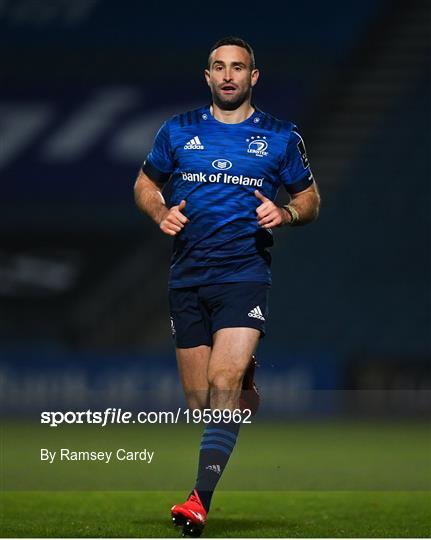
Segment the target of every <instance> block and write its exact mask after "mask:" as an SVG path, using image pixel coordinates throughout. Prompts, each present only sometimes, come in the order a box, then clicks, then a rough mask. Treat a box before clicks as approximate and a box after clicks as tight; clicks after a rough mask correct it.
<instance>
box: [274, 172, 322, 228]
mask: <svg viewBox="0 0 431 540" xmlns="http://www.w3.org/2000/svg"><path fill="white" fill-rule="evenodd" d="M291 199H292V200H291V201H290V203H289V204H287V205H286V206H284V207H283V211H284V212H285V214H288V215H287V224H288V225H295V226H296V225H306V224H307V223H311V222H312V221H314V220H315V219H317V216H318V215H319V209H320V194H319V190H318V188H317V184H316V182H315V181H313V183H312V184H311V186H309V187H308V188H307V189H304V190H303V191H300V192H299V193H293V194H291Z"/></svg>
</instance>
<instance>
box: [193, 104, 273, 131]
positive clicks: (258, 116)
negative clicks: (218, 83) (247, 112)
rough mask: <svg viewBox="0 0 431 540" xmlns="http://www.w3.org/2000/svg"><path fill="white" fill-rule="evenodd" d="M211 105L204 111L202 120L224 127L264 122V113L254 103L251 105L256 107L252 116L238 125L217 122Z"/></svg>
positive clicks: (204, 108)
mask: <svg viewBox="0 0 431 540" xmlns="http://www.w3.org/2000/svg"><path fill="white" fill-rule="evenodd" d="M211 105H212V104H211V103H208V105H205V107H203V109H202V113H201V115H202V118H203V119H204V120H208V119H211V120H212V121H213V122H216V123H217V124H221V125H223V126H243V125H246V124H259V123H260V122H261V121H262V118H263V113H262V111H261V110H260V109H258V108H257V107H256V105H255V104H254V103H252V104H251V106H252V107H254V112H253V114H252V115H251V116H249V117H248V118H247V119H246V120H243V121H242V122H238V123H237V124H227V123H226V122H220V120H217V119H216V118H214V116H213V115H212V114H211Z"/></svg>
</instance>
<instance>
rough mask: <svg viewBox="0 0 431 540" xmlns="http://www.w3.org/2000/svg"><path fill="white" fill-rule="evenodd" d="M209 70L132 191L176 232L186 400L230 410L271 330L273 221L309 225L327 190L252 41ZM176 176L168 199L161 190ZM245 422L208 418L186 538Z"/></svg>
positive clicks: (215, 55)
mask: <svg viewBox="0 0 431 540" xmlns="http://www.w3.org/2000/svg"><path fill="white" fill-rule="evenodd" d="M205 79H206V82H207V84H208V86H209V88H210V91H211V95H212V101H211V104H209V105H206V106H203V107H200V108H198V109H196V110H193V111H188V112H185V113H183V114H179V115H177V116H174V117H173V118H171V119H169V120H167V121H166V122H165V123H164V124H163V125H162V126H161V128H160V130H159V132H158V133H157V135H156V138H155V141H154V145H153V148H152V150H151V151H150V153H149V154H148V156H147V158H146V159H145V161H144V163H143V166H142V169H141V170H140V172H139V176H138V178H137V181H136V184H135V199H136V203H137V205H138V207H139V208H140V209H141V210H142V211H143V212H145V213H146V214H148V215H149V216H150V217H151V218H152V219H153V220H154V221H155V222H156V223H157V225H158V226H159V227H160V229H161V231H162V232H163V233H164V234H167V235H169V236H173V237H174V244H173V253H172V261H171V267H170V276H169V303H170V311H171V327H172V332H173V335H174V338H175V344H176V356H177V362H178V368H179V373H180V377H181V381H182V385H183V388H184V391H185V395H186V398H187V402H188V405H189V407H190V408H192V409H202V408H205V407H207V406H209V407H211V409H213V410H215V409H220V410H230V411H234V410H235V409H238V407H239V398H240V394H241V388H242V384H243V381H244V378H245V374H246V373H247V370H248V369H249V370H250V369H252V370H253V369H254V365H253V363H250V359H251V358H252V356H253V354H254V352H255V350H256V348H257V346H258V342H259V339H260V338H261V337H262V336H263V335H264V333H265V324H266V321H267V318H268V292H269V288H270V284H271V272H270V255H269V252H268V248H269V247H270V246H271V245H272V244H273V238H272V229H273V228H274V227H280V226H284V225H286V226H290V227H295V226H298V225H305V224H307V223H310V222H311V221H313V220H314V219H316V217H317V215H318V211H319V204H320V198H319V194H318V190H317V186H316V183H315V181H314V179H313V175H312V173H311V170H310V166H309V163H308V158H307V155H306V152H305V147H304V142H303V140H302V137H301V135H300V134H299V133H298V130H297V127H296V126H295V125H294V124H293V123H292V122H289V121H281V120H278V119H277V118H275V117H273V116H271V115H270V114H268V113H266V112H263V111H262V110H260V109H258V108H257V107H256V106H255V105H254V104H253V103H252V101H251V94H252V88H253V87H254V86H255V85H256V83H257V81H258V79H259V70H258V69H257V68H256V66H255V59H254V53H253V50H252V48H251V47H250V45H249V44H248V43H247V42H245V41H244V40H242V39H240V38H238V37H228V38H224V39H221V40H220V41H218V42H217V43H216V44H215V45H214V46H213V47H212V48H211V50H210V54H209V58H208V66H207V68H206V69H205ZM168 180H170V182H171V193H172V195H171V204H170V207H168V205H167V204H166V203H165V200H164V197H163V195H162V190H163V187H164V185H165V184H166V182H168ZM281 186H282V187H284V188H285V189H286V190H287V192H288V193H289V194H290V197H291V200H290V203H289V204H288V205H286V206H284V207H279V206H277V205H276V204H275V203H274V202H273V201H274V199H275V197H276V194H277V191H278V189H279V188H280V187H281ZM229 420H230V421H229ZM239 427H240V423H238V422H234V421H233V420H232V419H228V420H225V421H222V422H218V423H217V422H215V421H214V419H213V421H212V422H211V423H209V424H207V425H205V427H204V431H203V436H202V440H201V444H200V453H199V465H198V473H197V480H196V483H195V486H194V488H193V490H192V492H191V493H190V495H189V497H188V499H187V501H186V502H185V503H183V504H176V505H174V506H173V507H172V510H171V514H172V518H173V520H174V523H175V524H177V525H181V526H183V534H184V535H188V536H199V535H200V534H201V532H202V529H203V526H204V524H205V521H206V518H207V513H208V511H209V508H210V503H211V497H212V495H213V492H214V490H215V487H216V485H217V482H218V480H219V479H220V476H221V475H222V473H223V470H224V468H225V466H226V464H227V462H228V459H229V456H230V454H231V452H232V450H233V448H234V446H235V442H236V439H237V435H238V431H239Z"/></svg>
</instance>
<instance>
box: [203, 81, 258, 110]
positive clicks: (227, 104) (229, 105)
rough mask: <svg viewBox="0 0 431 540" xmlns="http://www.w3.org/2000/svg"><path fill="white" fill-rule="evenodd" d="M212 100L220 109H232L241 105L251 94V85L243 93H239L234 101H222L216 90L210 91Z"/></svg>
mask: <svg viewBox="0 0 431 540" xmlns="http://www.w3.org/2000/svg"><path fill="white" fill-rule="evenodd" d="M212 96H213V101H214V103H215V105H217V107H218V108H219V109H221V110H222V111H234V110H235V109H238V107H241V105H242V104H243V103H244V101H247V100H248V99H250V96H251V86H250V87H249V88H248V89H247V90H246V91H245V92H244V93H243V94H240V95H239V96H238V97H237V98H236V99H235V100H234V101H224V100H223V99H222V98H221V96H219V94H218V93H217V92H213V93H212Z"/></svg>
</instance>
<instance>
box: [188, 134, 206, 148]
mask: <svg viewBox="0 0 431 540" xmlns="http://www.w3.org/2000/svg"><path fill="white" fill-rule="evenodd" d="M204 148H205V146H204V145H203V144H202V143H201V141H200V140H199V137H198V136H197V135H196V137H193V139H190V140H189V142H187V143H186V144H185V145H184V149H185V150H203V149H204Z"/></svg>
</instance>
